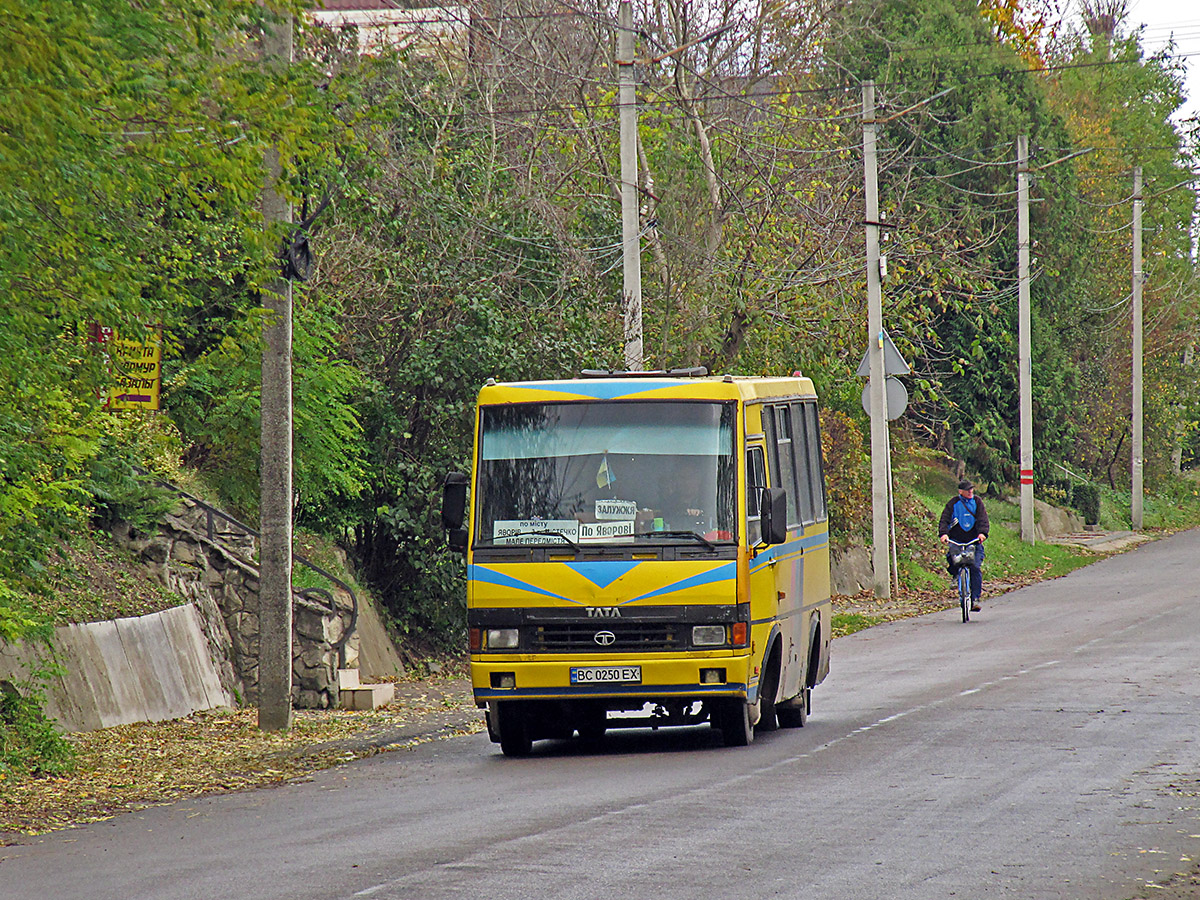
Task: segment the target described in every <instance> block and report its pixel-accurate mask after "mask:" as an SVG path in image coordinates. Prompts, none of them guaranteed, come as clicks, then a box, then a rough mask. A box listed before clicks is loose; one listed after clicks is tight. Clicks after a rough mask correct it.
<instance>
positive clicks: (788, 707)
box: [775, 688, 812, 728]
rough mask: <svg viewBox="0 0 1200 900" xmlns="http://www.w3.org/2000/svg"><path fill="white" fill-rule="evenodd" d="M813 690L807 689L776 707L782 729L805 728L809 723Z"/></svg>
mask: <svg viewBox="0 0 1200 900" xmlns="http://www.w3.org/2000/svg"><path fill="white" fill-rule="evenodd" d="M811 698H812V688H805V689H804V690H802V691H801V692H800V693H799V694H798V695H796V696H795V697H794V698H793V699H791V700H789V701H788V702H787V703H781V704H779V706H777V707H775V714H776V715H777V716H778V717H779V725H780V727H782V728H803V727H804V725H805V723H806V722H808V708H809V704H810V703H811V702H812V699H811Z"/></svg>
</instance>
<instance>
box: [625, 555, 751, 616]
mask: <svg viewBox="0 0 1200 900" xmlns="http://www.w3.org/2000/svg"><path fill="white" fill-rule="evenodd" d="M736 577H737V563H736V562H729V563H724V564H723V565H719V566H717V567H716V568H713V569H709V570H708V571H707V572H701V573H700V574H699V575H693V576H691V577H690V578H685V579H683V580H682V581H676V582H675V583H674V584H668V585H667V586H665V587H660V588H657V589H656V590H653V591H650V592H649V593H647V594H642V595H641V596H640V597H634V598H633V599H631V600H626V601H624V602H623V603H621V604H620V605H621V606H624V605H625V604H627V603H636V602H637V601H639V600H646V599H648V598H650V597H658V596H660V595H662V594H673V593H675V592H676V591H685V590H687V589H688V588H694V587H699V586H700V585H702V584H716V583H717V582H720V581H733V580H734V579H735V578H736Z"/></svg>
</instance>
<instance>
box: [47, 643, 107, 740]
mask: <svg viewBox="0 0 1200 900" xmlns="http://www.w3.org/2000/svg"><path fill="white" fill-rule="evenodd" d="M54 647H55V654H56V658H57V662H58V663H59V665H60V667H61V669H62V671H63V674H62V675H61V676H57V677H55V678H54V679H53V681H52V683H51V686H50V691H49V693H48V695H47V703H46V715H47V716H49V717H50V718H52V719H53V720H54V721H56V722H58V723H59V724H60V725H61V726H62V727H63V729H64V730H66V731H93V730H95V729H97V728H103V727H104V725H105V722H106V721H109V720H113V719H117V718H119V716H120V706H119V702H118V700H117V697H116V694H115V692H114V690H113V686H112V683H111V682H110V681H109V679H108V670H107V668H106V667H105V666H104V663H103V660H102V659H101V658H99V656H98V655H97V653H96V646H95V643H94V641H92V640H91V637H90V635H88V633H87V631H86V626H83V625H74V626H66V627H63V628H57V629H55V632H54Z"/></svg>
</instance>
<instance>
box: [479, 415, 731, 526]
mask: <svg viewBox="0 0 1200 900" xmlns="http://www.w3.org/2000/svg"><path fill="white" fill-rule="evenodd" d="M734 417H735V405H734V404H733V403H713V402H686V401H657V402H646V401H611V402H603V403H523V404H519V405H517V404H514V405H506V406H485V407H482V408H481V410H480V435H479V472H478V473H477V474H478V477H477V481H476V491H475V503H476V522H475V526H476V527H475V543H476V546H480V545H497V544H520V545H530V544H541V545H556V544H558V545H567V544H570V545H574V546H576V547H579V546H580V545H595V544H628V543H635V542H638V543H640V542H643V541H647V542H649V541H662V540H669V539H671V540H673V539H680V540H683V539H695V538H696V537H698V538H699V539H701V540H703V541H704V542H707V543H717V542H730V541H733V540H735V539H736V528H735V524H734V510H735V508H736V507H735V485H736V467H735V463H736V457H735V456H734V452H733V446H734Z"/></svg>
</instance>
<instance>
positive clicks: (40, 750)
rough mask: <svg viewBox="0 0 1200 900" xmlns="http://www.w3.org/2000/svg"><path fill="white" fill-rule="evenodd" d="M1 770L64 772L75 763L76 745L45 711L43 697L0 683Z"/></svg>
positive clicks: (42, 772)
mask: <svg viewBox="0 0 1200 900" xmlns="http://www.w3.org/2000/svg"><path fill="white" fill-rule="evenodd" d="M0 687H2V688H3V689H2V690H0V773H4V772H26V773H28V774H30V775H61V774H62V773H64V772H68V771H70V770H71V768H72V767H73V765H74V762H75V754H74V748H72V746H71V745H70V744H69V743H68V742H67V741H66V740H65V739H64V738H63V736H62V735H61V734H59V732H58V727H57V726H56V725H55V724H54V723H53V722H52V721H50V720H49V719H48V718H46V714H45V713H44V712H42V707H41V704H40V703H39V700H40V698H39V697H36V696H35V697H23V696H21V694H19V693H17V691H16V690H15V689H14V688H12V687H11V686H10V685H8V684H7V683H5V684H3V685H0Z"/></svg>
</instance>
